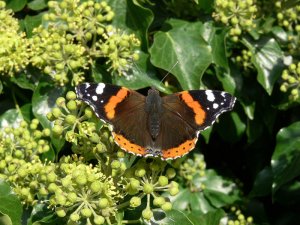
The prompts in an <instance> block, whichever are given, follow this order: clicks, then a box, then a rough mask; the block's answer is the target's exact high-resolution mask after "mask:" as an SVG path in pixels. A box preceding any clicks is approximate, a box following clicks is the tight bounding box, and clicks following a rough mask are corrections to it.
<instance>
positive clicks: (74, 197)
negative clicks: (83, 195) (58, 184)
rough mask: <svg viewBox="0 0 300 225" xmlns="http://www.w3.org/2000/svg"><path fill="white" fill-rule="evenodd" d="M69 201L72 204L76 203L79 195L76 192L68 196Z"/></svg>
mask: <svg viewBox="0 0 300 225" xmlns="http://www.w3.org/2000/svg"><path fill="white" fill-rule="evenodd" d="M67 199H68V200H69V201H70V202H71V203H75V202H76V201H77V199H78V198H77V195H76V193H75V192H70V193H68V194H67Z"/></svg>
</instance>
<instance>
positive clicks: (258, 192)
mask: <svg viewBox="0 0 300 225" xmlns="http://www.w3.org/2000/svg"><path fill="white" fill-rule="evenodd" d="M272 182H273V174H272V169H271V167H266V168H264V169H263V170H262V171H260V172H259V173H258V174H257V175H256V178H255V180H254V184H253V187H252V190H251V192H250V194H249V195H250V196H251V197H261V196H266V195H268V194H270V193H271V191H272Z"/></svg>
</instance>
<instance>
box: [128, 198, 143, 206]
mask: <svg viewBox="0 0 300 225" xmlns="http://www.w3.org/2000/svg"><path fill="white" fill-rule="evenodd" d="M140 205H141V198H139V197H136V196H134V197H132V198H131V199H130V207H133V208H136V207H139V206H140Z"/></svg>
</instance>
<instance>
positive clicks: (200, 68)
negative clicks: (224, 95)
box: [150, 19, 228, 90]
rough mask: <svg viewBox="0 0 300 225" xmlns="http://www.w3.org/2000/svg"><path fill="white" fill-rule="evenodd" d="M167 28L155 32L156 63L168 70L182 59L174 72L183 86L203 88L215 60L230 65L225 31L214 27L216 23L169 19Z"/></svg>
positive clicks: (154, 55) (219, 64)
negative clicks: (203, 82) (202, 79)
mask: <svg viewBox="0 0 300 225" xmlns="http://www.w3.org/2000/svg"><path fill="white" fill-rule="evenodd" d="M165 27H168V30H167V31H164V32H163V31H159V32H157V33H156V34H155V35H154V42H153V45H152V47H151V48H150V54H151V62H152V63H153V65H155V66H157V67H159V68H162V69H164V70H166V71H170V69H171V68H172V67H173V66H174V65H175V64H176V62H178V64H177V65H176V66H175V67H174V68H173V69H172V71H171V73H172V74H174V76H175V77H176V78H177V79H178V81H179V83H180V85H181V87H182V88H183V89H186V90H187V89H199V88H200V86H201V78H202V75H203V73H204V72H205V70H206V69H207V67H208V66H209V65H210V64H211V63H215V64H216V65H218V66H221V67H226V68H227V67H228V65H227V61H226V55H225V45H224V38H225V33H224V32H219V29H217V28H215V27H213V25H212V23H205V24H203V23H201V22H195V23H190V22H186V21H181V20H174V19H172V20H169V21H168V22H167V23H166V24H165Z"/></svg>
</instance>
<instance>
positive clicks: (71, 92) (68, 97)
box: [66, 91, 76, 100]
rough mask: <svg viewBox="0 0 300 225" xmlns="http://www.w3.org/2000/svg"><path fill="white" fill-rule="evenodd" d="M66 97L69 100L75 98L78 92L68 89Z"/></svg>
mask: <svg viewBox="0 0 300 225" xmlns="http://www.w3.org/2000/svg"><path fill="white" fill-rule="evenodd" d="M66 98H67V99H68V100H75V99H76V94H75V92H74V91H68V93H67V95H66Z"/></svg>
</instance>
